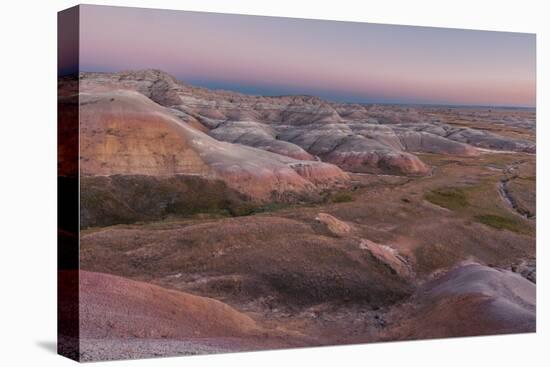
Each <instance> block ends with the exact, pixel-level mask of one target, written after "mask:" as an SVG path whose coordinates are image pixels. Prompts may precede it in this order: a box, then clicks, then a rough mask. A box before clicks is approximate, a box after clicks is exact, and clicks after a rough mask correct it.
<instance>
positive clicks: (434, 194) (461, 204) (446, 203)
mask: <svg viewBox="0 0 550 367" xmlns="http://www.w3.org/2000/svg"><path fill="white" fill-rule="evenodd" d="M424 197H425V199H426V200H428V201H429V202H430V203H432V204H435V205H439V206H441V207H443V208H447V209H452V210H456V209H461V208H465V207H467V206H468V205H469V203H468V199H467V197H466V193H465V192H464V190H463V189H460V188H454V187H452V188H441V189H436V190H432V191H430V192H428V193H427V194H426V195H425V196H424Z"/></svg>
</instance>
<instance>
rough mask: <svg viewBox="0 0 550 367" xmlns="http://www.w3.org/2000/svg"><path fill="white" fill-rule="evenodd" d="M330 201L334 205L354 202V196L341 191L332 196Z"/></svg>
mask: <svg viewBox="0 0 550 367" xmlns="http://www.w3.org/2000/svg"><path fill="white" fill-rule="evenodd" d="M329 200H330V202H332V203H348V202H350V201H353V195H352V194H351V193H349V192H347V191H341V192H337V193H335V194H333V195H331V196H330V198H329Z"/></svg>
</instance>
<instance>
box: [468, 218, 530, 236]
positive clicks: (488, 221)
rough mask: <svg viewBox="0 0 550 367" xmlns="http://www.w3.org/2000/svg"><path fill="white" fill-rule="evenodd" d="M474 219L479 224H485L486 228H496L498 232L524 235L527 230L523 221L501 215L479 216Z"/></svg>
mask: <svg viewBox="0 0 550 367" xmlns="http://www.w3.org/2000/svg"><path fill="white" fill-rule="evenodd" d="M474 219H475V220H476V221H478V222H479V223H483V224H485V225H486V226H489V227H492V228H496V229H498V230H502V229H507V230H509V231H512V232H516V233H523V232H525V230H526V227H525V225H524V224H523V223H522V222H521V221H519V220H517V219H511V218H506V217H501V216H500V215H493V214H485V215H477V216H475V217H474Z"/></svg>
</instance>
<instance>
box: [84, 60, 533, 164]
mask: <svg viewBox="0 0 550 367" xmlns="http://www.w3.org/2000/svg"><path fill="white" fill-rule="evenodd" d="M81 86H82V87H83V88H84V89H88V90H95V91H105V90H113V89H124V90H133V91H137V92H139V93H140V94H142V95H144V96H146V97H147V98H149V99H150V100H152V101H154V102H156V103H158V104H160V105H162V106H165V107H168V108H170V109H171V110H172V111H173V114H175V115H177V117H178V118H179V119H180V120H182V121H185V122H186V123H187V124H188V125H189V126H193V127H195V128H196V129H197V130H200V131H203V132H205V131H208V133H209V134H210V135H211V136H212V137H214V138H216V139H217V140H221V141H226V142H231V143H238V144H242V145H246V146H251V147H255V148H258V149H262V150H265V151H268V152H274V153H277V154H281V155H284V156H288V157H292V158H295V159H300V160H312V159H314V158H315V157H319V158H320V159H321V160H323V161H326V162H330V163H334V164H336V165H338V166H339V167H340V168H342V169H344V170H347V171H352V172H360V173H361V172H367V173H390V174H399V175H424V174H427V173H428V172H429V171H430V169H429V167H428V166H427V165H426V164H425V163H423V162H422V161H421V160H420V159H419V158H418V157H417V156H416V155H415V154H414V153H436V154H449V155H460V156H475V155H477V154H479V151H478V149H477V148H482V149H496V150H505V151H508V150H510V151H518V152H527V153H533V152H534V151H535V144H534V142H529V141H526V140H522V139H516V138H511V137H509V136H501V135H498V134H496V133H494V132H491V131H487V130H477V129H473V128H462V127H459V126H454V125H450V124H447V123H443V122H442V121H440V120H438V119H437V118H433V117H431V115H432V114H431V112H433V108H429V107H424V108H423V109H422V112H420V111H419V110H418V109H416V108H414V107H407V106H376V105H373V106H364V105H359V104H342V103H331V102H328V101H325V100H323V99H321V98H317V97H311V96H278V97H266V96H250V95H244V94H240V93H236V92H230V91H220V90H209V89H206V88H198V87H194V86H191V85H188V84H185V83H182V82H179V81H177V80H176V79H175V78H173V77H172V76H170V75H168V74H166V73H164V72H162V71H159V70H142V71H128V72H120V73H82V74H81ZM441 111H442V110H441V109H439V110H435V112H437V113H440V112H441ZM449 111H450V112H446V113H448V115H449V121H454V120H453V118H455V117H458V118H469V119H472V121H476V120H475V119H476V116H478V115H476V114H475V113H480V112H475V111H474V112H475V113H472V115H467V116H464V115H458V116H457V114H458V112H454V111H453V110H452V109H449ZM461 113H462V112H461ZM504 117H507V116H504ZM495 123H502V124H512V125H514V124H515V125H517V126H523V125H526V124H527V125H529V123H530V122H529V121H523V120H510V118H509V117H508V119H507V120H498V121H495Z"/></svg>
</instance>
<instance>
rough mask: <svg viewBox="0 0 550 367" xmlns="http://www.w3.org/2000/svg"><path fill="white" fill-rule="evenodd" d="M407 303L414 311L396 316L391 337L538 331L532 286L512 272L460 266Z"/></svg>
mask: <svg viewBox="0 0 550 367" xmlns="http://www.w3.org/2000/svg"><path fill="white" fill-rule="evenodd" d="M411 303H412V304H414V306H412V310H410V309H409V310H408V311H406V312H404V313H403V314H402V315H401V316H400V317H398V318H396V321H395V327H394V328H393V329H392V332H390V337H389V339H392V340H393V339H411V338H412V339H422V338H441V337H447V336H449V335H452V336H470V335H492V334H504V333H519V332H532V331H534V330H535V328H536V287H535V284H534V283H531V282H530V281H529V280H527V279H525V278H523V277H522V276H521V275H519V274H515V273H513V272H511V271H508V270H503V269H494V268H490V267H487V266H484V265H480V264H477V263H465V264H461V265H459V266H457V267H455V268H453V269H451V270H450V271H448V272H447V273H446V274H444V275H443V276H441V277H440V278H438V279H436V280H434V281H432V282H429V283H428V284H426V285H425V286H424V287H423V288H422V289H420V290H419V292H418V293H417V295H416V296H415V297H414V298H413V299H412V300H411ZM409 306H410V305H406V306H405V307H404V309H407V307H409ZM396 311H397V310H396ZM399 311H401V310H398V311H397V312H399Z"/></svg>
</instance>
